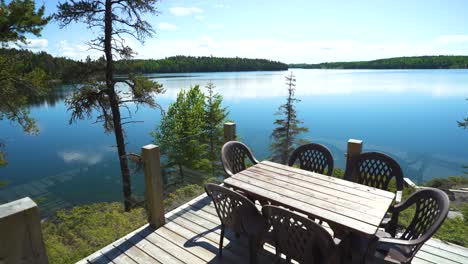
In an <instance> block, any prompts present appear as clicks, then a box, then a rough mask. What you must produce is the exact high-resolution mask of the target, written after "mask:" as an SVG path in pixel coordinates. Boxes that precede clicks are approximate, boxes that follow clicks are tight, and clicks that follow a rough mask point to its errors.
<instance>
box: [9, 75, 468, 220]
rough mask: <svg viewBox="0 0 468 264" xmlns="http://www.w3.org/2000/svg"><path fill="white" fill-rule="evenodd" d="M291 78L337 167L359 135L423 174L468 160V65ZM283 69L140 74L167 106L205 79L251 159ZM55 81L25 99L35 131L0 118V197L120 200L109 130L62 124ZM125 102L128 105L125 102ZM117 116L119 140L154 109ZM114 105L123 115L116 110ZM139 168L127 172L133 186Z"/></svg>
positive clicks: (278, 99)
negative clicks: (36, 97) (2, 156)
mask: <svg viewBox="0 0 468 264" xmlns="http://www.w3.org/2000/svg"><path fill="white" fill-rule="evenodd" d="M293 72H294V74H295V75H296V79H297V87H296V88H297V91H296V96H297V98H299V99H301V102H299V103H298V104H297V111H298V116H299V118H300V119H302V120H303V121H304V125H305V126H306V127H308V128H309V132H308V133H307V134H304V135H303V137H304V138H306V139H308V140H310V141H312V142H318V143H321V144H325V145H326V146H327V147H328V148H329V149H330V150H331V151H332V154H333V156H334V158H335V164H336V165H335V166H336V167H341V168H344V164H345V163H344V152H345V150H346V142H347V140H348V139H350V138H354V139H362V140H363V141H364V151H382V152H385V153H387V154H389V155H391V156H392V157H394V158H396V159H397V160H398V162H399V163H400V165H401V166H402V168H403V171H404V174H405V177H408V178H411V179H412V180H413V181H415V182H419V183H421V182H424V181H427V180H429V179H431V178H433V177H447V176H452V175H463V172H462V171H463V169H462V165H463V164H468V131H466V130H463V129H460V128H459V127H458V126H457V123H456V121H457V120H461V119H463V118H464V117H466V115H467V114H468V102H467V101H466V100H465V98H467V97H468V70H304V69H293ZM287 73H288V72H286V71H285V72H233V73H183V74H154V75H149V76H150V77H151V78H153V79H154V80H156V81H158V82H160V83H162V84H163V85H164V87H165V88H166V89H167V91H166V93H165V94H164V95H162V96H159V97H158V98H157V100H158V102H159V103H160V104H161V105H162V106H163V107H164V108H165V109H167V106H168V105H169V104H170V103H171V102H172V101H173V100H174V99H175V97H176V94H177V92H178V91H179V90H180V89H182V88H189V87H190V86H192V85H196V84H200V85H201V86H204V85H206V83H207V82H209V81H212V82H213V83H214V84H215V85H216V86H217V90H218V92H219V93H221V94H222V95H223V97H224V105H225V106H226V107H228V109H229V112H230V115H229V119H231V120H234V121H235V122H236V123H237V132H238V135H240V137H241V138H242V141H243V142H245V143H246V144H247V145H249V146H250V147H251V148H252V150H253V152H254V154H255V156H256V157H257V158H258V159H265V158H267V157H268V155H269V151H268V146H269V144H270V142H271V140H270V133H271V131H272V129H273V121H274V119H275V115H274V113H275V112H276V110H277V108H278V106H279V105H280V104H282V103H284V102H285V100H286V95H287V87H286V85H285V79H284V76H285V75H286V74H287ZM68 93H69V90H67V89H66V87H64V89H63V91H59V92H57V93H56V94H54V95H51V96H49V97H48V98H44V100H43V101H40V102H37V104H35V105H34V106H32V107H31V115H32V116H33V117H34V118H35V119H36V120H37V123H38V126H39V129H40V134H39V135H37V136H29V135H25V134H24V133H23V132H22V130H21V129H20V128H19V127H18V126H15V125H12V124H10V123H8V122H5V121H4V122H1V123H0V131H1V133H0V138H1V139H2V140H3V142H4V143H5V145H6V146H5V148H4V150H5V151H6V152H7V160H8V162H9V164H8V166H6V167H4V168H1V169H0V181H3V180H6V181H8V182H9V184H8V186H6V187H3V188H0V203H3V202H6V201H11V200H14V199H17V198H20V197H23V196H32V197H35V198H36V200H38V201H39V203H40V204H42V205H43V206H42V207H41V208H45V209H42V210H45V211H47V210H55V209H56V208H61V207H67V206H71V205H76V204H82V203H88V202H98V201H121V184H120V171H119V169H118V163H117V160H116V150H115V147H114V146H115V143H114V136H113V135H112V134H105V133H104V132H103V129H102V126H101V125H99V124H93V122H94V120H85V121H79V122H77V123H74V124H72V125H69V123H68V121H69V117H70V113H69V112H67V107H66V105H65V103H64V97H65V96H66V95H67V94H68ZM130 108H131V110H136V109H134V107H130ZM131 114H132V117H133V119H134V120H141V121H144V122H143V123H134V124H129V125H127V126H126V134H127V140H128V150H129V151H133V152H139V149H140V147H141V146H143V145H145V144H148V143H151V140H152V138H151V137H150V135H149V133H150V131H152V130H154V129H155V127H156V126H157V125H158V124H159V120H160V118H161V114H160V112H159V111H158V110H155V109H148V108H139V109H138V111H136V113H135V112H133V111H132V113H131ZM123 115H128V113H127V111H126V110H125V111H123ZM142 180H143V177H142V175H140V174H135V175H133V176H132V181H133V182H132V183H133V188H134V191H135V193H137V194H141V193H142V190H143V181H142Z"/></svg>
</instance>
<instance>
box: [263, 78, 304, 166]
mask: <svg viewBox="0 0 468 264" xmlns="http://www.w3.org/2000/svg"><path fill="white" fill-rule="evenodd" d="M286 85H287V87H288V98H287V99H286V103H285V104H283V105H281V106H280V107H279V108H278V112H276V115H281V116H282V118H280V119H276V120H275V122H274V124H275V126H276V128H275V129H274V130H273V132H272V133H271V137H272V139H273V143H271V145H270V150H271V151H272V156H271V159H272V160H273V161H276V162H280V163H282V164H286V163H287V162H288V157H289V155H290V154H291V153H292V151H293V150H294V146H295V145H296V144H298V143H299V140H298V139H297V137H298V135H299V134H301V133H302V132H307V131H308V129H307V128H305V127H302V126H301V124H302V123H303V122H302V121H300V120H299V119H298V118H297V113H296V107H295V103H297V102H300V100H299V99H297V98H295V97H294V92H295V90H296V88H295V87H296V78H295V77H294V75H293V73H292V72H291V73H290V75H288V76H286Z"/></svg>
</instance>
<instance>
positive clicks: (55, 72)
mask: <svg viewBox="0 0 468 264" xmlns="http://www.w3.org/2000/svg"><path fill="white" fill-rule="evenodd" d="M0 56H2V57H7V58H8V57H9V58H12V57H15V58H16V66H20V67H21V70H22V71H24V72H29V71H32V70H34V69H40V70H42V71H44V73H46V76H47V77H48V79H50V80H54V81H61V82H65V83H71V82H76V81H79V80H80V78H81V77H82V76H84V75H88V76H89V75H94V76H95V77H101V78H102V79H103V78H104V72H105V71H104V68H105V59H104V58H98V59H95V60H92V59H90V58H89V57H88V58H86V59H85V60H72V59H69V58H65V57H54V56H52V55H51V54H49V53H47V52H45V51H40V52H36V53H35V52H32V51H30V50H25V49H15V48H1V49H0ZM114 63H115V64H114V72H115V73H116V74H130V73H145V74H146V73H184V72H224V71H282V70H287V69H288V65H287V64H285V63H282V62H278V61H271V60H266V59H247V58H237V57H236V58H218V57H192V56H174V57H168V58H164V59H158V60H156V59H148V60H142V59H124V60H118V61H115V62H114ZM90 69H92V70H90Z"/></svg>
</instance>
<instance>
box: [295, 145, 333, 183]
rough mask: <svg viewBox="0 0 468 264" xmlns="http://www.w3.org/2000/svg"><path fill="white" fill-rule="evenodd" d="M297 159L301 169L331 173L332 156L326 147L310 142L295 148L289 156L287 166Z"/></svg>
mask: <svg viewBox="0 0 468 264" xmlns="http://www.w3.org/2000/svg"><path fill="white" fill-rule="evenodd" d="M296 161H299V167H300V168H301V169H303V170H308V171H312V172H317V173H320V174H326V175H332V173H333V156H332V154H331V152H330V150H328V148H327V147H325V146H323V145H320V144H315V143H310V144H305V145H302V146H300V147H298V148H296V149H295V150H294V151H293V153H292V154H291V157H289V162H288V165H289V166H293V165H294V163H296Z"/></svg>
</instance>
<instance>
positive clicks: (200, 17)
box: [195, 15, 205, 20]
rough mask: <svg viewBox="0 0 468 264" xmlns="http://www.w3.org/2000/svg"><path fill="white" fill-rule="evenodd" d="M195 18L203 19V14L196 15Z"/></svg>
mask: <svg viewBox="0 0 468 264" xmlns="http://www.w3.org/2000/svg"><path fill="white" fill-rule="evenodd" d="M195 18H196V19H198V20H203V19H205V16H201V15H198V16H195Z"/></svg>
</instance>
